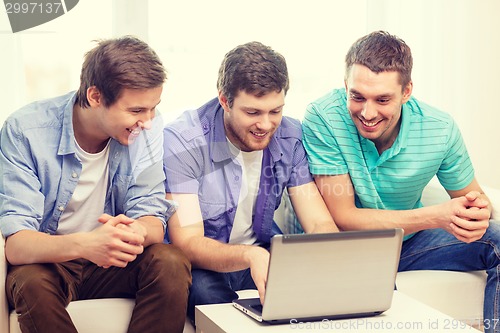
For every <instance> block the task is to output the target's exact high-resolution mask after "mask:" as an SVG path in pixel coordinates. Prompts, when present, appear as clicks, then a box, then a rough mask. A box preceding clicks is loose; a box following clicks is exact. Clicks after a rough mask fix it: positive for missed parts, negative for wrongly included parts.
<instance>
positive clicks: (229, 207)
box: [163, 98, 313, 243]
mask: <svg viewBox="0 0 500 333" xmlns="http://www.w3.org/2000/svg"><path fill="white" fill-rule="evenodd" d="M223 113H224V110H223V109H222V107H221V106H220V104H219V101H218V99H217V98H215V99H213V100H211V101H209V102H208V103H207V104H205V105H203V106H202V107H201V108H199V109H197V110H191V111H186V112H184V113H183V114H182V115H181V116H180V117H179V118H178V119H176V120H175V121H173V122H172V123H170V124H167V126H166V127H165V130H164V142H165V145H164V148H165V152H164V160H163V164H164V169H165V174H166V181H165V189H166V192H169V193H192V194H198V199H199V202H200V208H201V213H202V216H203V222H204V227H205V236H207V237H210V238H213V239H216V240H219V241H222V242H225V243H227V242H228V241H229V236H230V234H231V229H232V226H233V222H234V217H235V215H236V208H237V204H238V197H239V195H240V188H241V176H242V169H241V166H240V165H239V164H238V162H237V161H236V159H235V157H234V156H233V154H231V152H230V150H229V146H228V143H227V139H226V134H225V130H224V122H223ZM311 181H313V179H312V176H311V174H310V173H309V166H308V163H307V157H306V153H305V150H304V148H303V146H302V129H301V126H300V122H299V121H298V120H296V119H292V118H288V117H283V120H282V122H281V124H280V126H279V127H278V129H277V130H276V132H275V134H274V136H273V138H272V139H271V142H270V144H269V146H268V147H267V148H266V149H264V151H263V159H262V171H261V178H260V186H259V191H258V194H257V201H256V204H255V210H254V216H253V229H254V231H255V233H256V235H257V238H258V240H259V241H260V242H263V243H268V242H269V241H270V238H271V237H272V236H273V235H274V234H276V233H278V232H280V231H279V229H278V228H275V227H276V225H275V224H274V223H273V217H274V211H275V210H276V209H277V208H278V206H279V204H280V202H281V196H282V194H283V190H284V189H285V188H287V187H294V186H299V185H303V184H306V183H309V182H311Z"/></svg>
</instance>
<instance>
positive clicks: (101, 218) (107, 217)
mask: <svg viewBox="0 0 500 333" xmlns="http://www.w3.org/2000/svg"><path fill="white" fill-rule="evenodd" d="M111 218H113V216H111V215H109V214H102V215H101V216H99V218H98V219H97V221H99V222H100V223H106V222H108V221H109V220H110V219H111Z"/></svg>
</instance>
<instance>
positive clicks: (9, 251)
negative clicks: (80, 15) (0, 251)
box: [0, 37, 191, 333]
mask: <svg viewBox="0 0 500 333" xmlns="http://www.w3.org/2000/svg"><path fill="white" fill-rule="evenodd" d="M165 79H166V74H165V71H164V68H163V65H162V64H161V61H160V60H159V58H158V57H157V55H156V54H155V53H154V51H153V50H151V49H150V48H149V46H148V45H147V44H145V43H144V42H142V41H140V40H138V39H136V38H133V37H123V38H119V39H112V40H106V41H101V42H100V43H99V44H98V45H97V46H96V47H95V48H94V49H92V50H91V51H90V52H88V53H87V55H86V57H85V61H84V64H83V67H82V74H81V85H80V88H79V90H78V91H77V92H76V93H75V92H72V93H69V94H67V95H64V96H61V97H57V98H54V99H49V100H45V101H40V102H35V103H32V104H30V105H27V106H26V107H24V108H22V109H21V110H19V111H17V112H15V113H14V114H12V115H11V116H10V117H9V119H7V121H6V122H5V124H4V126H3V128H2V130H1V137H0V138H1V145H0V171H1V173H0V176H1V177H0V228H1V231H2V234H3V236H4V237H6V246H5V254H6V257H7V260H8V262H9V272H8V275H7V281H6V291H7V298H8V300H9V304H10V306H11V307H13V308H14V309H15V310H16V312H17V313H18V314H19V324H20V327H21V330H22V331H23V332H58V333H59V332H76V328H75V327H74V325H73V323H72V321H71V318H70V317H69V315H68V313H67V311H66V309H65V307H66V306H67V305H68V303H69V302H70V301H73V300H80V299H94V298H107V297H111V298H112V297H130V298H135V299H136V303H135V308H134V311H133V314H132V318H131V321H130V325H129V332H141V333H143V332H182V329H183V326H184V320H185V315H186V303H187V295H188V290H189V286H190V281H191V277H190V263H189V261H188V260H187V258H186V257H185V256H184V255H183V254H182V252H181V251H180V250H179V249H177V248H175V247H174V246H172V245H166V244H163V238H164V230H165V224H166V219H168V218H169V217H170V215H171V214H172V213H173V209H172V206H171V205H170V204H169V203H168V202H167V201H166V200H165V190H164V186H163V180H164V173H163V170H162V153H163V152H162V145H163V137H162V126H163V125H162V123H161V119H160V117H155V108H156V106H157V105H158V103H159V102H160V97H161V93H162V87H163V83H164V81H165ZM145 130H148V131H145ZM145 318H147V320H144V319H145Z"/></svg>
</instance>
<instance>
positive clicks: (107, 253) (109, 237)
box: [85, 214, 146, 268]
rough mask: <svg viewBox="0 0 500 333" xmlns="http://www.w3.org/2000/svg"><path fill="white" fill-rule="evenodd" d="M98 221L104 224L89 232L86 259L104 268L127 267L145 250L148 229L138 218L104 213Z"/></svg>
mask: <svg viewBox="0 0 500 333" xmlns="http://www.w3.org/2000/svg"><path fill="white" fill-rule="evenodd" d="M98 221H99V222H100V223H102V226H100V227H98V228H96V229H94V230H93V231H92V232H90V233H89V234H90V235H91V237H90V239H89V243H88V244H87V246H86V250H85V253H86V259H88V260H90V261H92V262H93V263H95V264H96V265H98V266H101V267H104V268H108V267H111V266H116V267H125V266H127V264H128V263H129V262H131V261H134V260H135V259H136V258H137V255H139V254H141V253H142V252H143V251H144V247H143V243H144V240H145V237H146V229H145V228H144V227H143V226H142V225H141V224H140V223H139V222H137V221H136V220H134V219H131V218H129V217H127V216H125V215H123V214H120V215H118V216H111V215H108V214H103V215H101V216H100V217H99V219H98Z"/></svg>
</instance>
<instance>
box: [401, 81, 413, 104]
mask: <svg viewBox="0 0 500 333" xmlns="http://www.w3.org/2000/svg"><path fill="white" fill-rule="evenodd" d="M412 92H413V82H412V81H410V82H408V84H407V85H406V87H405V89H404V90H403V104H404V103H406V102H408V100H409V99H410V97H411V93H412Z"/></svg>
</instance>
